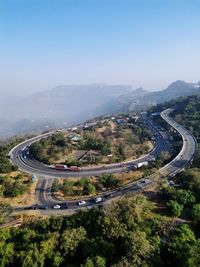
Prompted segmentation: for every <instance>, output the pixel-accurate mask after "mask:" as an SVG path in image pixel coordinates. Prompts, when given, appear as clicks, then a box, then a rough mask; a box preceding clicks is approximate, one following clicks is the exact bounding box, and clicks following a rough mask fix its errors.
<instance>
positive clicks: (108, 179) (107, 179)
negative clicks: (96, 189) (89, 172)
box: [99, 174, 120, 188]
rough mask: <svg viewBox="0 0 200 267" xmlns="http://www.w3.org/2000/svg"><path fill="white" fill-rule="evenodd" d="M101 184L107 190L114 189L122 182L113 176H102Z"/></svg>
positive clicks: (100, 178)
mask: <svg viewBox="0 0 200 267" xmlns="http://www.w3.org/2000/svg"><path fill="white" fill-rule="evenodd" d="M99 182H100V184H102V185H103V186H104V187H106V188H113V187H117V186H119V185H120V181H119V180H118V179H116V178H115V177H114V176H113V175H112V174H102V175H101V176H100V177H99Z"/></svg>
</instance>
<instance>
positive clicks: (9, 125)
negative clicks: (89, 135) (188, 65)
mask: <svg viewBox="0 0 200 267" xmlns="http://www.w3.org/2000/svg"><path fill="white" fill-rule="evenodd" d="M197 93H200V83H187V82H184V81H176V82H173V83H172V84H171V85H169V86H168V87H167V88H166V89H164V90H160V91H156V92H155V91H153V92H152V91H147V90H144V89H143V88H141V87H140V88H137V89H135V88H133V87H132V86H131V85H107V84H90V85H72V86H67V85H63V86H57V87H55V88H53V89H51V90H49V91H43V92H38V93H34V94H31V95H29V96H24V97H23V96H18V97H7V98H4V99H3V100H2V101H1V113H0V122H1V129H0V136H1V137H2V138H5V137H9V136H12V135H15V134H23V133H34V132H36V133H37V132H41V131H45V130H49V129H52V128H56V127H66V126H70V125H72V124H76V123H80V122H84V121H85V120H88V119H91V118H93V117H95V116H99V115H104V114H115V113H119V112H126V111H130V110H132V111H139V110H144V109H146V108H148V107H150V106H152V105H155V104H157V103H162V102H164V101H167V100H171V99H175V98H178V97H180V96H187V95H192V94H197Z"/></svg>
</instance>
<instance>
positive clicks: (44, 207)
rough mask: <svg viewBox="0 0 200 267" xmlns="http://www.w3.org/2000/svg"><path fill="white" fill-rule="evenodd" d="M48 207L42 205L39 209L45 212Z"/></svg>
mask: <svg viewBox="0 0 200 267" xmlns="http://www.w3.org/2000/svg"><path fill="white" fill-rule="evenodd" d="M48 208H49V207H48V206H47V205H42V206H40V207H39V209H41V210H47V209H48Z"/></svg>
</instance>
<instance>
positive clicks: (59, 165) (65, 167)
mask: <svg viewBox="0 0 200 267" xmlns="http://www.w3.org/2000/svg"><path fill="white" fill-rule="evenodd" d="M54 168H55V169H57V170H68V167H67V165H63V164H56V165H54Z"/></svg>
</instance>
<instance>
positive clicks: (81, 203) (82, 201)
mask: <svg viewBox="0 0 200 267" xmlns="http://www.w3.org/2000/svg"><path fill="white" fill-rule="evenodd" d="M85 204H86V202H85V201H84V200H81V201H79V202H78V205H79V206H83V205H85Z"/></svg>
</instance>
